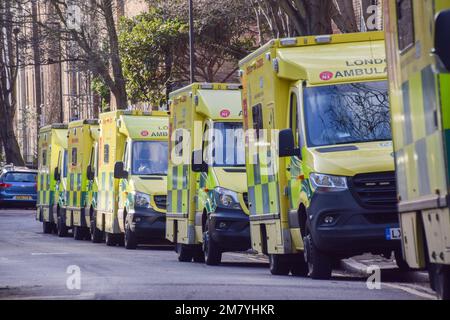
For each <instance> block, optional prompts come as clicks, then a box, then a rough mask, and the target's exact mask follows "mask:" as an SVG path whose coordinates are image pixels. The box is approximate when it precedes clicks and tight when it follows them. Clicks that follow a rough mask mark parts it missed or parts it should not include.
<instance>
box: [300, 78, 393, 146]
mask: <svg viewBox="0 0 450 320" xmlns="http://www.w3.org/2000/svg"><path fill="white" fill-rule="evenodd" d="M304 97H305V98H304V99H305V100H304V114H305V123H306V135H307V142H308V146H309V147H320V146H330V145H338V144H351V143H363V142H372V141H388V140H391V139H392V134H391V126H390V113H389V96H388V84H387V82H386V81H381V82H361V83H352V84H338V85H330V86H321V87H310V88H305V89H304Z"/></svg>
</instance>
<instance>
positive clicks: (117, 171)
mask: <svg viewBox="0 0 450 320" xmlns="http://www.w3.org/2000/svg"><path fill="white" fill-rule="evenodd" d="M114 178H115V179H127V178H128V172H127V171H125V165H124V164H123V162H116V164H115V166H114Z"/></svg>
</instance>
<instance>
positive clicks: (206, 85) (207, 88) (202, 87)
mask: <svg viewBox="0 0 450 320" xmlns="http://www.w3.org/2000/svg"><path fill="white" fill-rule="evenodd" d="M200 89H203V90H211V89H214V86H213V85H212V84H209V83H206V84H201V85H200Z"/></svg>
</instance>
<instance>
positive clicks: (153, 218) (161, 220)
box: [128, 209, 166, 240]
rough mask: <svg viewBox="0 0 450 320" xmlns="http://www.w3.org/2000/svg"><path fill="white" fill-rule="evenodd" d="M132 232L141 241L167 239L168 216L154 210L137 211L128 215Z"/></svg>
mask: <svg viewBox="0 0 450 320" xmlns="http://www.w3.org/2000/svg"><path fill="white" fill-rule="evenodd" d="M128 217H129V219H130V220H131V224H130V227H131V231H133V232H135V233H136V236H137V237H138V238H139V239H141V240H148V239H165V237H166V215H165V214H163V213H160V212H156V211H154V210H153V209H136V210H135V211H134V212H132V213H129V214H128Z"/></svg>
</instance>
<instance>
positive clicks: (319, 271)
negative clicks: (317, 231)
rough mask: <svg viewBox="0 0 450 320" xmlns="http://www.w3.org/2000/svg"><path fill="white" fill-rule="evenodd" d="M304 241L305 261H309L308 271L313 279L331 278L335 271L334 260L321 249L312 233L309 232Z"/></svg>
mask: <svg viewBox="0 0 450 320" xmlns="http://www.w3.org/2000/svg"><path fill="white" fill-rule="evenodd" d="M303 242H304V244H305V261H306V262H307V263H308V273H309V276H310V277H311V278H312V279H316V280H329V279H331V274H332V271H333V267H332V265H333V261H332V259H331V257H329V256H327V255H326V254H324V253H323V252H321V251H320V250H319V249H317V247H316V245H315V244H314V241H313V239H312V237H311V235H310V234H308V235H307V236H306V237H305V238H304V239H303Z"/></svg>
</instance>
